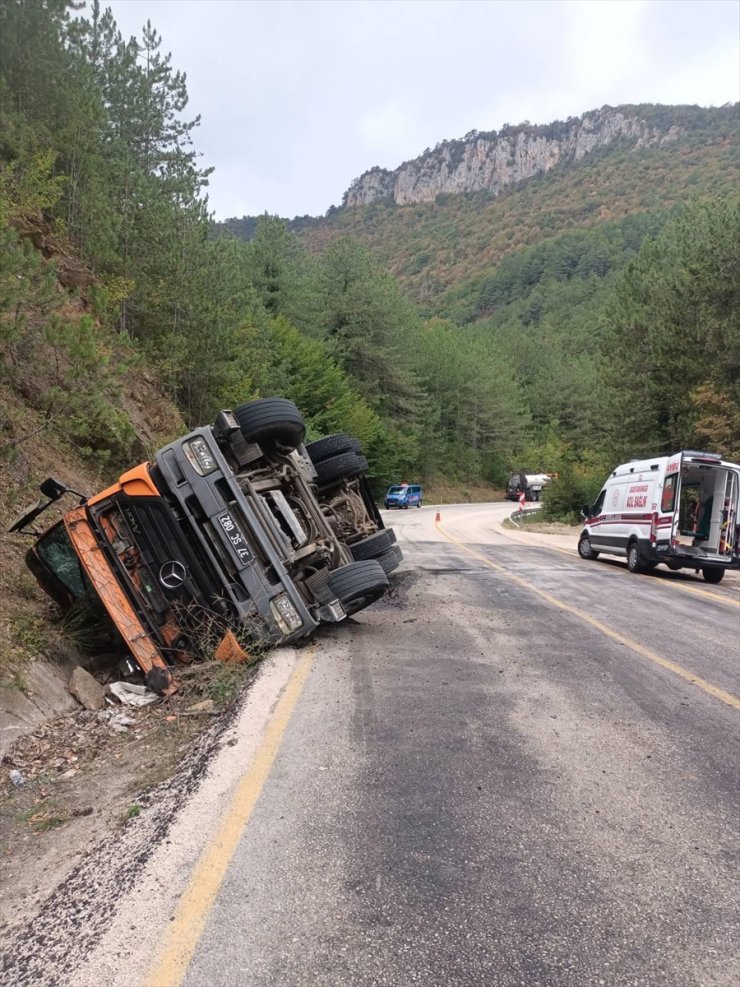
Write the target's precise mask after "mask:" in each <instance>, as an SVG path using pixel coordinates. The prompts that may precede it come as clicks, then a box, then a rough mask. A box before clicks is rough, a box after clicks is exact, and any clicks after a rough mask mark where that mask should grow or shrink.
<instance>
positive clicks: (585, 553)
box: [578, 533, 599, 559]
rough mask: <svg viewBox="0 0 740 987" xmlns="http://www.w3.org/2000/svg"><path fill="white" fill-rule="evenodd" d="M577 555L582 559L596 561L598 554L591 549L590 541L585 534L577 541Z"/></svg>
mask: <svg viewBox="0 0 740 987" xmlns="http://www.w3.org/2000/svg"><path fill="white" fill-rule="evenodd" d="M578 554H579V555H580V556H581V558H582V559H598V557H599V553H598V552H594V550H593V549H592V548H591V539H590V538H589V537H588V535H587V534H585V533H584V534H582V535H581V537H580V538H579V539H578Z"/></svg>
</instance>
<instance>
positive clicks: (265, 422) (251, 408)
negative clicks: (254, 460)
mask: <svg viewBox="0 0 740 987" xmlns="http://www.w3.org/2000/svg"><path fill="white" fill-rule="evenodd" d="M234 417H235V418H236V420H237V421H238V422H239V426H240V428H241V430H242V435H243V436H244V438H245V439H246V440H247V442H259V443H260V444H261V443H263V442H267V443H271V442H274V443H279V444H280V445H282V446H285V447H286V448H288V449H295V448H296V447H297V446H299V445H300V444H301V442H303V438H304V436H305V434H306V424H305V422H304V421H303V417H302V416H301V413H300V411H299V410H298V409H297V408H296V406H295V405H294V404H293V402H292V401H288V400H286V399H285V398H261V399H260V400H259V401H250V402H249V403H248V404H241V405H239V407H238V408H234Z"/></svg>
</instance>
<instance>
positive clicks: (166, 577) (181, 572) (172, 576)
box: [159, 559, 188, 589]
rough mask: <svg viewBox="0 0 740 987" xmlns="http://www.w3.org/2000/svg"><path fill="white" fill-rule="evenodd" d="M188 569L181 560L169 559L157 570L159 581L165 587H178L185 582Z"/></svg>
mask: <svg viewBox="0 0 740 987" xmlns="http://www.w3.org/2000/svg"><path fill="white" fill-rule="evenodd" d="M187 574H188V571H187V569H186V568H185V566H184V565H183V564H182V562H178V561H177V559H171V560H170V561H169V562H165V564H164V565H163V566H162V568H161V569H160V570H159V581H160V583H161V584H162V585H163V586H164V588H165V589H178V587H180V586H182V584H183V583H184V582H185V577H186V576H187Z"/></svg>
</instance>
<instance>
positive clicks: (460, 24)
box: [107, 0, 740, 217]
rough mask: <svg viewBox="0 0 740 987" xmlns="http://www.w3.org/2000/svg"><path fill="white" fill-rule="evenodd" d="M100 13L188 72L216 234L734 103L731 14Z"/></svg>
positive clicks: (118, 8) (250, 6)
mask: <svg viewBox="0 0 740 987" xmlns="http://www.w3.org/2000/svg"><path fill="white" fill-rule="evenodd" d="M107 2H110V5H111V7H112V8H113V12H114V16H115V17H116V18H117V20H118V22H119V24H120V26H121V27H122V29H123V32H124V34H126V35H128V34H131V33H135V32H137V31H138V30H139V28H140V26H141V24H142V23H143V22H144V21H145V20H146V19H147V17H149V18H151V21H152V23H153V24H154V26H155V27H156V28H157V29H158V30H159V32H160V33H161V34H162V36H163V50H164V51H171V52H172V64H173V66H175V67H176V68H178V69H182V70H184V71H186V72H187V75H188V90H189V92H190V97H191V102H190V107H189V111H191V112H192V114H193V115H194V114H196V113H201V114H202V117H203V122H202V125H201V127H200V129H199V130H198V131H196V133H195V141H196V144H197V146H198V148H199V150H201V151H202V152H203V161H204V163H205V164H209V165H210V164H212V165H214V166H215V169H216V170H215V172H214V174H213V175H212V177H211V186H210V201H211V205H212V207H213V208H214V209H215V211H216V213H217V215H218V216H220V217H224V216H229V215H234V214H241V213H244V212H246V213H261V212H264V211H265V210H267V211H269V212H276V213H279V214H281V215H286V216H292V215H302V214H304V213H310V214H314V215H316V214H320V213H323V212H324V211H325V210H326V209H327V208H328V206H329V205H331V204H332V203H338V202H339V201H340V200H341V197H342V194H343V192H344V191H345V189H346V188H347V186H348V185H349V183H350V182H351V181H352V179H353V178H356V177H357V176H358V175H360V174H361V173H362V172H363V171H365V170H366V169H368V168H370V167H371V166H372V165H375V164H380V165H382V166H383V167H388V168H395V167H396V166H397V165H399V164H400V163H401V162H402V161H404V160H406V159H408V158H413V157H416V156H417V155H418V154H420V153H421V152H422V151H423V150H424V148H425V147H427V146H431V147H433V146H434V145H435V144H436V143H438V142H440V141H442V140H446V139H450V138H455V137H461V136H462V135H463V134H465V133H466V132H467V131H469V130H472V129H476V130H493V129H498V128H499V127H500V126H501V125H502V124H503V123H505V122H508V123H519V122H521V121H522V120H525V119H527V120H530V121H531V122H532V123H548V122H550V121H551V120H554V119H562V118H564V117H567V116H578V115H580V114H581V113H584V112H585V111H587V110H591V109H594V108H595V107H598V106H601V105H603V104H604V103H611V104H612V105H616V104H619V103H636V102H665V103H699V104H700V105H710V104H713V105H719V104H722V103H725V102H727V101H731V100H736V99H738V96H739V94H738V76H739V74H740V73H739V71H738V37H739V32H738V10H740V7H738V4H737V3H736V0H618V2H614V0H526V2H525V0H514V2H512V0H394V2H389V0H351V2H349V0H348V2H333V0H270V2H262V0H241V2H225V0H178V2H174V0H107Z"/></svg>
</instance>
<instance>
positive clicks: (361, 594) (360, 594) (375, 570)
mask: <svg viewBox="0 0 740 987" xmlns="http://www.w3.org/2000/svg"><path fill="white" fill-rule="evenodd" d="M329 589H330V590H331V591H332V593H333V594H334V595H335V596H336V598H337V599H338V600H339V602H340V603H341V604H342V606H343V607H344V609H345V611H346V613H347V615H348V616H351V615H352V614H353V613H357V612H358V611H359V610H363V609H364V608H365V607H369V606H370V604H371V603H375V601H376V600H379V599H380V597H381V596H382V595H383V593H385V591H386V590H387V589H388V577H387V576H386V574H385V573H384V572H383V567H382V566H381V564H380V563H379V562H378V561H377V560H376V559H366V560H365V561H363V562H351V563H350V564H349V565H343V566H341V567H340V568H339V569H335V570H334V572H332V573H330V575H329Z"/></svg>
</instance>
